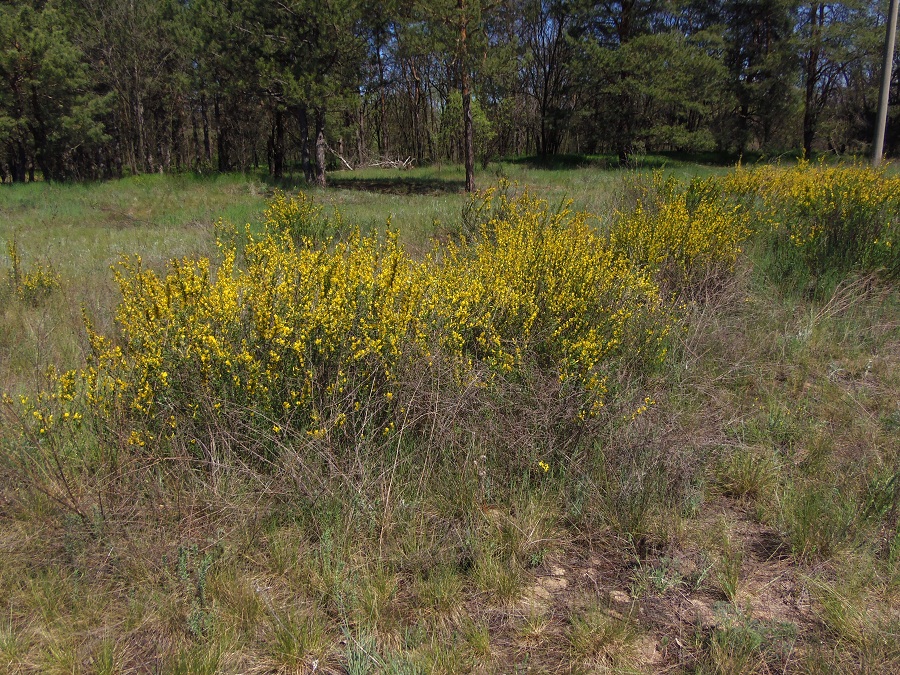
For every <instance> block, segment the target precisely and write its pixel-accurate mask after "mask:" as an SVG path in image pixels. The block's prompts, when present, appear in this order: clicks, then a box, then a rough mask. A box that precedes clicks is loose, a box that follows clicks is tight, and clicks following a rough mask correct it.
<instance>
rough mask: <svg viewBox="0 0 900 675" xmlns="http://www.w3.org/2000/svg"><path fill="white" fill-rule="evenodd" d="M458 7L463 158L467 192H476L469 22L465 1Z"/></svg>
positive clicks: (459, 1) (460, 1) (458, 3)
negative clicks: (468, 35)
mask: <svg viewBox="0 0 900 675" xmlns="http://www.w3.org/2000/svg"><path fill="white" fill-rule="evenodd" d="M457 7H458V8H459V13H460V21H461V24H460V27H459V50H460V59H459V69H460V76H461V87H460V89H461V90H460V93H461V94H462V108H463V157H464V162H465V166H466V192H474V191H475V130H474V127H473V125H472V92H471V91H470V90H469V66H468V58H467V57H468V45H467V43H466V37H467V36H466V31H467V28H468V20H467V19H466V17H465V12H466V3H465V0H458V2H457Z"/></svg>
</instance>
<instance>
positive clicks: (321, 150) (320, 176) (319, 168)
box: [316, 108, 325, 187]
mask: <svg viewBox="0 0 900 675" xmlns="http://www.w3.org/2000/svg"><path fill="white" fill-rule="evenodd" d="M316 185H318V186H319V187H325V110H324V109H322V108H316Z"/></svg>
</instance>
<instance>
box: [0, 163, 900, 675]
mask: <svg viewBox="0 0 900 675" xmlns="http://www.w3.org/2000/svg"><path fill="white" fill-rule="evenodd" d="M601 159H602V158H601ZM651 159H652V158H651ZM660 159H661V161H659V162H656V160H653V161H652V162H651V161H649V160H648V161H647V162H646V164H645V166H650V167H653V168H656V167H658V166H659V165H660V164H662V163H663V160H664V161H665V168H666V170H670V171H673V172H674V173H675V174H676V175H678V176H680V177H690V176H692V175H698V174H699V175H702V174H706V173H709V172H717V171H721V170H722V169H721V168H719V167H716V166H714V165H713V164H712V163H711V164H709V165H695V164H690V163H687V162H684V161H682V160H678V159H676V158H660ZM654 162H656V163H655V164H654ZM500 175H503V176H506V177H508V178H509V179H510V180H513V181H519V182H520V183H521V184H528V185H529V186H531V187H532V188H533V189H534V191H535V192H536V193H537V194H539V195H542V196H545V197H547V198H549V199H550V200H551V202H554V201H562V200H563V199H566V198H570V199H572V200H574V203H575V206H576V208H584V209H588V210H591V211H594V212H598V213H599V215H600V216H601V217H610V213H611V211H612V210H613V209H615V208H624V207H626V206H627V204H628V200H629V199H631V198H633V194H632V193H631V192H630V191H629V189H628V188H627V185H626V181H625V180H624V176H625V174H624V173H623V172H621V171H618V170H612V169H607V168H603V166H602V162H601V161H600V160H599V159H598V160H596V161H595V162H594V163H593V164H588V165H587V166H581V165H580V164H579V162H571V163H569V164H568V165H565V166H556V167H554V168H540V167H535V166H533V165H532V164H529V163H527V162H506V163H504V164H503V165H502V166H500V165H491V166H490V167H488V169H487V170H485V171H482V172H480V174H479V183H480V184H482V185H487V184H488V183H489V181H492V180H494V179H495V178H496V177H498V176H500ZM332 178H333V181H334V183H335V184H336V185H337V187H334V188H329V189H327V190H325V191H313V194H314V195H315V196H316V197H317V198H318V199H319V200H320V201H323V202H325V203H333V204H334V205H335V206H337V207H338V208H339V209H340V210H341V211H342V212H343V213H344V214H345V217H346V219H347V220H348V221H350V222H354V223H359V224H360V225H361V226H362V227H364V228H382V227H384V225H385V223H386V221H387V218H388V217H389V216H390V218H391V223H392V225H393V226H394V227H397V228H399V230H400V232H401V237H402V239H403V240H404V242H405V243H406V244H407V245H408V246H410V247H411V248H413V249H414V250H417V251H419V252H424V251H426V250H428V248H429V247H430V246H431V237H433V236H436V237H438V238H441V237H444V236H446V234H447V233H448V232H452V231H453V228H454V227H456V226H458V223H459V219H460V212H461V209H462V207H463V205H464V203H465V196H464V195H462V194H460V193H459V191H458V190H459V182H460V181H461V179H462V174H461V171H460V169H459V167H443V168H421V169H412V170H410V171H406V172H399V171H374V170H373V171H369V170H367V171H358V172H353V173H349V172H347V173H335V174H333V175H332ZM270 191H271V186H270V185H268V184H267V183H266V182H265V181H264V180H262V179H261V178H260V177H250V176H223V177H196V176H178V177H166V176H146V177H140V178H132V179H126V180H122V181H118V182H113V183H104V184H92V185H46V184H34V185H17V186H3V187H2V189H0V214H2V219H0V236H2V238H3V239H11V238H12V237H13V236H15V238H16V241H17V243H18V244H19V246H20V249H21V253H22V258H23V263H24V264H25V265H26V267H27V266H31V265H35V264H39V263H40V262H41V261H50V262H52V263H53V265H54V266H55V268H56V269H57V270H58V272H59V274H60V276H61V280H62V285H61V288H60V289H59V290H58V291H54V292H52V293H51V294H50V295H49V296H48V297H47V298H46V299H44V300H42V301H38V302H34V303H24V302H21V301H19V300H18V299H16V298H15V297H14V294H13V293H12V291H11V290H10V288H9V284H8V283H6V281H5V278H6V274H7V269H8V261H6V259H5V257H4V256H0V261H2V262H0V266H2V265H7V267H3V268H2V269H0V274H2V276H3V283H2V284H0V307H2V309H0V390H3V391H10V392H15V393H20V392H21V393H32V392H35V391H37V390H38V389H39V388H40V386H41V384H42V382H43V377H44V371H45V370H46V368H47V367H48V366H50V365H57V366H59V367H67V366H75V365H79V364H81V363H83V362H84V360H85V358H86V354H87V350H88V345H87V340H86V337H85V335H84V331H83V327H82V323H81V321H82V316H81V308H82V306H84V307H85V308H86V309H87V312H88V314H89V315H90V316H91V317H92V319H93V320H94V322H95V324H96V326H97V328H98V329H99V330H100V331H101V332H103V333H107V334H108V333H110V332H112V318H111V316H112V311H113V309H114V307H115V304H116V301H117V294H116V290H115V287H114V284H113V282H112V277H111V272H110V271H109V266H110V265H112V264H115V262H116V260H117V259H118V257H119V256H120V255H122V254H135V253H139V254H141V255H142V256H143V257H144V260H145V261H146V262H147V264H148V265H151V266H153V267H161V266H163V265H164V264H165V262H166V261H167V260H168V259H170V258H172V257H179V256H194V255H215V245H214V239H215V232H214V228H213V223H214V221H215V220H216V218H218V217H219V216H223V217H225V218H227V219H228V220H230V221H232V222H234V223H246V222H255V221H256V219H258V217H259V213H260V211H261V209H262V207H263V205H264V202H265V197H266V195H268V194H270ZM763 257H764V253H762V252H759V251H756V250H754V248H753V246H749V247H748V251H747V253H746V255H745V256H744V258H742V260H741V262H740V264H739V268H738V270H737V271H736V273H735V276H734V278H733V279H731V280H730V282H729V283H728V284H727V285H725V286H724V287H723V288H722V289H720V290H719V291H718V293H717V295H715V297H713V298H711V299H710V300H708V301H707V302H706V303H697V304H695V305H692V306H691V307H688V308H686V309H685V312H686V315H685V319H684V321H683V326H682V328H681V329H679V331H677V334H676V335H675V336H674V337H673V341H672V352H673V354H672V358H671V365H670V367H668V368H666V369H664V370H663V371H662V372H660V373H659V374H657V375H655V376H654V377H655V379H654V381H653V383H652V385H653V387H654V388H655V391H656V392H657V393H654V399H656V401H657V402H658V403H657V404H656V405H654V406H652V407H651V408H650V410H649V411H647V412H646V413H645V414H643V415H640V416H637V417H636V418H635V416H633V415H632V412H633V411H634V410H635V409H636V408H637V406H638V405H639V404H640V403H641V399H637V400H634V399H635V396H634V395H632V394H630V393H629V389H628V387H627V386H621V387H619V388H618V389H617V390H616V391H617V395H616V397H614V398H611V400H610V401H609V403H608V406H607V412H606V415H607V417H606V418H604V419H605V424H604V425H602V427H600V428H599V431H597V432H596V436H595V437H593V438H590V439H585V442H583V443H580V444H576V445H573V446H572V447H566V448H557V447H553V446H552V445H551V444H550V441H548V439H552V438H553V436H552V434H549V433H546V430H544V429H542V428H541V427H540V426H539V422H540V415H542V414H545V411H543V410H542V409H540V406H547V409H549V410H551V411H552V410H553V408H552V403H553V401H552V400H550V399H549V398H548V397H547V396H546V395H544V396H543V398H542V397H541V395H540V394H541V392H537V393H535V392H529V394H530V395H532V397H533V403H534V405H533V406H532V405H531V404H530V405H529V407H528V408H526V407H525V406H524V405H521V406H520V408H517V409H515V410H514V411H507V413H506V414H504V410H503V407H504V405H505V402H508V400H509V399H506V401H505V400H504V399H503V398H502V396H507V397H511V396H514V395H515V392H512V393H509V392H504V393H502V394H498V395H497V396H498V399H491V398H490V397H481V398H478V397H475V396H473V398H472V399H471V400H470V401H466V400H464V399H459V400H457V399H452V400H450V399H449V398H445V397H449V396H450V394H449V393H448V392H447V391H445V390H443V389H441V388H440V387H437V386H435V387H434V388H432V389H427V390H426V392H425V393H426V394H427V395H428V396H429V397H430V398H429V399H428V400H429V405H433V406H436V407H437V408H438V409H440V410H442V411H451V412H452V413H453V415H455V416H451V415H450V414H449V413H448V415H447V416H446V417H447V418H450V419H445V418H443V417H442V418H441V419H436V420H435V422H434V425H435V426H434V428H433V429H432V433H433V438H436V439H437V440H438V443H437V445H436V446H435V444H431V445H429V443H428V442H427V439H420V438H403V442H399V441H398V442H397V443H395V444H391V445H390V446H385V447H381V446H379V447H378V448H376V449H372V447H371V446H363V445H362V444H361V445H360V447H359V448H356V449H354V451H353V452H351V453H350V457H349V459H347V457H346V456H344V455H339V453H337V452H336V451H335V449H334V448H330V447H326V446H310V445H308V444H307V445H304V444H302V443H296V444H292V443H285V447H283V448H282V453H281V454H280V455H279V456H278V457H277V458H276V459H274V460H272V461H273V462H274V465H273V466H270V467H268V468H267V469H259V468H258V467H254V466H250V465H247V464H245V463H241V462H239V461H238V460H237V459H236V458H235V457H234V455H232V454H229V453H230V451H229V448H228V444H227V443H225V442H224V441H223V442H221V443H218V444H217V443H216V442H214V441H215V440H216V438H215V437H214V435H212V434H211V439H212V441H213V442H210V443H208V444H207V445H206V446H205V447H204V452H203V458H204V459H203V460H202V462H197V461H196V460H194V463H191V462H190V461H188V460H187V459H185V458H183V457H178V456H172V457H166V458H164V459H160V458H158V457H157V458H150V457H146V456H142V455H141V454H139V453H134V452H125V451H123V450H122V449H121V448H118V449H116V448H105V449H101V450H103V453H105V454H102V456H103V457H105V458H106V459H105V460H104V461H95V460H92V461H87V462H85V463H84V464H83V465H78V464H77V463H74V462H73V463H70V462H69V460H68V458H69V457H71V456H76V455H78V453H82V454H84V447H83V446H84V445H85V444H88V445H89V438H90V437H89V434H88V432H87V431H86V432H85V437H86V438H87V439H88V440H85V438H80V439H71V443H70V444H68V445H67V444H62V445H60V446H59V447H47V446H40V451H41V452H43V453H44V455H43V456H44V457H47V458H48V459H49V460H50V461H48V463H47V464H44V465H40V467H42V470H40V471H32V472H30V473H25V474H22V473H21V468H22V467H23V466H26V467H32V468H34V467H36V466H39V465H36V464H34V463H31V464H29V463H28V462H29V459H30V458H31V459H33V456H34V455H33V453H35V452H36V450H35V448H34V447H31V446H29V445H28V443H27V442H25V441H24V440H23V439H22V438H20V437H19V435H18V433H17V430H16V427H15V424H14V420H11V418H10V417H9V416H3V417H0V560H2V561H3V564H2V565H0V670H2V671H3V672H11V673H33V672H60V673H62V672H66V673H71V672H84V673H92V672H97V673H107V672H109V673H112V672H134V671H136V670H138V669H140V668H146V667H150V668H154V669H156V670H157V671H159V672H167V673H168V672H171V673H179V672H182V673H203V672H209V673H212V672H276V671H277V672H308V671H310V670H311V669H312V668H313V664H314V663H315V664H316V666H315V667H316V669H317V670H316V672H345V671H348V672H354V673H367V672H372V673H419V672H446V673H458V672H516V671H517V670H518V671H522V672H524V671H526V670H527V669H531V671H533V672H609V671H613V672H654V671H658V670H663V669H669V670H671V671H672V672H694V673H724V672H733V673H744V672H821V671H824V670H829V671H835V672H847V673H851V672H860V671H864V670H867V671H868V672H896V670H897V669H898V667H900V638H898V634H900V631H898V627H897V617H896V607H897V606H898V605H897V603H898V601H900V502H898V499H900V488H898V484H900V478H898V476H900V441H898V438H900V436H898V430H900V408H898V401H900V290H898V288H897V286H896V283H893V284H891V283H888V282H884V281H879V280H877V279H872V278H864V279H860V278H856V277H851V278H849V279H847V280H845V281H843V282H841V283H839V284H838V285H837V287H836V289H835V290H834V291H833V292H832V293H831V294H830V295H829V296H828V297H822V298H817V297H809V296H808V295H805V294H803V293H802V292H798V291H795V290H791V288H790V286H789V285H787V286H786V285H782V284H779V283H777V282H776V281H774V280H773V279H772V278H770V277H769V276H767V275H766V274H765V272H764V269H765V268H764V265H761V264H759V263H760V261H761V259H762V258H763ZM427 385H428V383H427V382H423V383H421V386H422V387H426V386H427ZM472 401H475V403H474V404H473V403H472ZM482 404H483V405H482ZM466 405H470V406H471V405H478V406H481V407H478V409H477V410H475V411H474V413H473V412H472V411H470V410H468V409H466V407H465V406H466ZM527 411H531V413H533V415H534V420H531V419H521V420H520V419H519V417H522V418H526V417H527V416H528V412H527ZM535 420H537V421H535ZM439 424H440V425H443V426H441V428H440V429H438V428H437V427H438V426H439ZM491 425H500V426H499V428H492V427H491ZM503 425H505V426H503ZM441 434H443V435H441ZM220 440H222V439H220ZM78 444H82V445H78ZM511 452H523V453H532V454H533V455H534V456H536V457H542V458H546V459H547V461H548V462H549V466H550V468H549V470H548V471H547V472H543V471H540V472H537V471H529V470H526V469H522V468H521V466H519V467H516V468H512V467H510V466H509V465H508V464H507V463H506V461H505V459H506V458H507V457H509V456H510V453H511ZM29 453H32V454H29ZM95 454H96V455H97V456H100V455H101V453H100V452H99V451H97V449H96V448H95ZM111 458H114V461H112V459H111ZM23 462H24V463H23ZM67 505H68V506H67Z"/></svg>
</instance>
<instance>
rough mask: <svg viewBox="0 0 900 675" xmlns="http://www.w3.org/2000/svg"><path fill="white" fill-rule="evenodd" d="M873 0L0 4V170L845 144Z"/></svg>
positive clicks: (867, 70)
mask: <svg viewBox="0 0 900 675" xmlns="http://www.w3.org/2000/svg"><path fill="white" fill-rule="evenodd" d="M887 4H888V3H887V0H846V1H845V2H834V3H831V2H799V1H797V0H716V1H714V2H699V1H697V0H624V1H622V2H606V1H603V2H595V1H589V0H547V1H545V0H440V2H433V1H431V2H425V1H424V0H422V1H421V2H413V3H403V2H397V1H396V0H384V1H380V2H374V1H373V0H316V1H313V0H278V1H277V2H270V1H263V0H14V1H13V0H0V175H2V178H3V180H4V181H26V180H35V179H44V180H67V179H85V178H103V177H110V176H118V175H122V174H124V173H131V174H136V173H142V172H159V171H163V172H165V171H180V170H195V171H211V170H219V171H228V170H233V169H238V170H245V169H249V168H251V167H266V168H267V170H268V171H269V172H270V173H271V174H272V175H273V176H274V177H276V178H281V177H282V176H284V175H285V173H286V172H288V171H297V172H298V173H302V174H304V175H305V176H306V178H307V180H309V181H310V182H317V183H319V184H324V183H325V178H326V171H327V170H328V169H329V168H335V167H344V168H346V167H356V166H362V165H370V164H380V165H383V164H385V163H398V164H404V165H408V164H410V163H413V162H416V163H429V162H439V161H459V162H463V163H465V165H466V167H467V169H468V170H469V171H471V167H472V165H473V164H474V162H475V161H476V159H477V160H480V161H482V162H484V161H487V160H489V159H491V158H497V157H508V156H521V155H541V156H548V155H553V154H557V153H580V154H581V153H583V154H593V153H611V154H615V155H618V156H619V157H620V158H621V159H622V160H627V159H628V158H629V157H630V156H632V155H634V154H640V153H644V152H659V151H679V152H700V151H704V152H705V151H718V152H728V153H746V152H749V151H758V152H767V153H780V152H784V151H790V150H796V151H804V152H806V153H807V154H810V153H813V152H817V151H818V152H822V151H831V152H835V153H846V152H864V151H866V150H867V148H868V144H869V142H870V138H871V137H872V130H873V125H874V121H875V104H876V99H877V86H878V80H879V75H880V71H879V69H880V60H881V57H882V54H881V50H882V48H883V47H882V46H883V39H884V30H885V28H884V23H885V12H886V10H887ZM898 61H900V58H897V59H895V62H898ZM898 65H900V63H898ZM898 71H900V68H897V67H895V74H894V79H893V87H892V93H891V97H890V101H891V110H890V117H889V122H888V127H889V128H888V136H887V150H888V153H889V154H895V155H896V154H897V152H898V150H900V131H898V126H900V105H898V103H900V72H898ZM468 187H472V184H469V185H468Z"/></svg>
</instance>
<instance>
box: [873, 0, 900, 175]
mask: <svg viewBox="0 0 900 675" xmlns="http://www.w3.org/2000/svg"><path fill="white" fill-rule="evenodd" d="M898 4H900V0H891V8H890V9H889V10H888V20H887V37H886V38H885V40H884V66H883V68H882V70H881V95H880V96H879V97H878V120H877V121H876V122H875V143H874V145H873V147H872V166H876V167H877V166H878V165H879V164H881V155H882V154H883V153H884V130H885V127H886V126H887V112H888V97H889V95H890V93H891V69H892V66H893V65H894V42H895V41H896V39H897V6H898Z"/></svg>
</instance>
